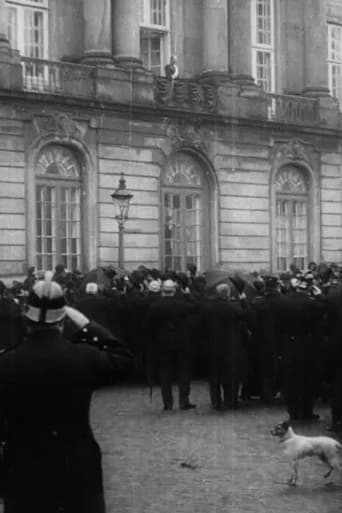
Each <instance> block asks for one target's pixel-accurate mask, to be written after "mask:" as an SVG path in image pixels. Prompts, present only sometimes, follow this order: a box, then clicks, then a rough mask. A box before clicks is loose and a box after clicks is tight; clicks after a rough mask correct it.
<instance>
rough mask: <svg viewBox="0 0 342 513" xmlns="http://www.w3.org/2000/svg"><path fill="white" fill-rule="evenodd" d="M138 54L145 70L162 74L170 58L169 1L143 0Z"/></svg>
mask: <svg viewBox="0 0 342 513" xmlns="http://www.w3.org/2000/svg"><path fill="white" fill-rule="evenodd" d="M140 54H141V60H142V61H143V64H144V66H145V67H146V68H148V69H150V70H151V71H152V72H153V73H155V74H156V75H163V74H164V67H165V65H166V64H167V63H168V61H169V58H170V6H169V0H143V2H142V15H141V23H140Z"/></svg>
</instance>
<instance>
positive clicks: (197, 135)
mask: <svg viewBox="0 0 342 513" xmlns="http://www.w3.org/2000/svg"><path fill="white" fill-rule="evenodd" d="M166 134H167V136H168V137H169V138H170V142H171V145H172V147H173V148H174V149H177V148H180V147H182V146H192V147H194V148H196V149H198V150H201V151H204V152H206V151H207V143H208V137H207V136H208V134H206V133H205V132H204V131H203V130H201V129H200V128H198V127H196V126H194V125H189V124H180V123H177V124H173V123H171V122H169V121H166Z"/></svg>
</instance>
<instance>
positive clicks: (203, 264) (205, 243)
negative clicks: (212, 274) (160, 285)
mask: <svg viewBox="0 0 342 513" xmlns="http://www.w3.org/2000/svg"><path fill="white" fill-rule="evenodd" d="M182 156H184V159H185V162H190V161H191V160H193V162H194V164H195V165H196V166H198V172H199V173H200V179H201V183H200V184H191V183H188V184H185V183H183V182H181V183H177V182H173V183H171V182H169V181H167V180H166V177H167V174H168V170H169V166H170V165H171V166H172V165H173V164H174V163H175V162H176V161H178V162H181V161H182V160H181V159H182ZM212 187H213V185H212V183H211V181H210V175H209V174H208V171H206V169H205V163H202V162H201V159H198V158H196V155H192V153H190V152H189V153H187V152H186V151H182V150H180V152H178V153H176V154H175V155H173V157H171V159H169V160H168V162H167V163H166V165H165V167H164V169H163V172H162V174H161V187H160V198H161V202H160V205H161V213H160V222H161V231H160V234H161V237H160V247H161V252H160V261H161V268H162V269H164V268H165V264H166V252H165V242H166V240H167V239H166V238H165V219H166V216H165V213H166V208H167V207H165V200H164V198H165V194H179V196H180V212H181V214H180V215H181V218H182V216H183V219H184V215H186V196H188V195H195V194H196V193H197V194H198V195H199V196H200V208H199V215H200V224H199V230H200V240H199V241H198V240H197V239H196V241H191V242H194V243H195V244H196V245H199V247H200V254H199V255H196V257H197V258H196V260H197V263H196V265H197V268H198V270H205V269H207V268H208V266H210V263H211V261H212V260H213V249H214V248H213V246H214V244H213V242H214V235H215V233H214V232H215V228H216V226H215V223H214V219H213V211H212V208H211V207H212V206H213V205H212V202H211V195H212ZM192 226H197V224H196V225H192ZM180 229H181V233H182V239H181V240H180V244H181V246H182V255H180V256H181V262H182V269H181V271H186V258H187V255H186V251H185V247H186V243H187V241H186V237H185V230H186V224H185V223H183V224H182V225H181V226H180ZM198 259H199V263H198Z"/></svg>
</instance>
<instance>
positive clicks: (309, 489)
mask: <svg viewBox="0 0 342 513" xmlns="http://www.w3.org/2000/svg"><path fill="white" fill-rule="evenodd" d="M191 399H192V401H194V402H195V403H196V404H198V408H196V410H190V411H179V410H177V409H176V410H174V411H172V412H163V411H162V404H161V401H160V394H159V391H158V390H157V389H155V390H154V392H153V398H152V402H150V400H149V392H148V390H147V388H144V387H139V386H120V387H114V388H110V389H105V390H102V391H99V392H97V393H96V395H95V397H94V401H93V407H92V424H93V426H94V430H95V434H96V437H97V440H98V441H99V443H100V445H101V447H102V450H103V467H104V483H105V492H106V503H107V513H117V512H120V513H171V512H172V513H240V512H241V513H242V512H243V513H246V512H253V513H256V512H257V513H258V512H260V513H277V512H279V513H297V512H308V513H309V512H310V513H339V512H340V511H341V505H342V473H341V472H339V473H336V474H335V475H333V476H332V477H331V478H329V480H325V479H324V478H323V474H324V470H325V468H324V466H323V465H322V464H321V463H320V462H319V461H318V460H316V459H309V458H308V459H306V460H304V461H302V462H301V463H300V466H299V485H298V487H297V488H290V487H288V486H287V484H286V481H287V479H288V477H289V466H288V463H287V461H286V460H285V457H284V456H283V454H282V451H281V449H280V447H279V444H278V442H277V440H276V439H274V437H272V436H271V434H270V430H271V428H272V427H273V426H274V425H275V424H276V423H278V422H279V421H281V420H284V419H285V418H287V414H286V412H285V410H284V407H283V406H281V405H277V406H272V407H268V408H266V407H263V406H262V405H261V404H260V402H259V401H252V402H250V404H249V405H247V406H245V407H243V408H241V409H240V410H238V411H236V412H225V413H220V412H213V411H211V410H210V407H209V396H208V390H207V386H206V384H205V383H203V382H198V383H195V384H194V385H193V387H192V394H191ZM317 411H318V412H319V413H320V414H321V418H322V420H321V421H320V422H318V423H312V424H309V423H302V424H300V425H298V426H296V429H297V431H300V432H301V433H303V434H308V435H309V434H311V435H313V434H322V433H323V434H326V432H325V427H326V425H327V423H328V422H329V420H330V419H329V408H328V407H327V406H326V405H319V407H318V408H317ZM341 457H342V455H341ZM184 463H185V465H184Z"/></svg>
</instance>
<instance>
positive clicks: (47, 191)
mask: <svg viewBox="0 0 342 513" xmlns="http://www.w3.org/2000/svg"><path fill="white" fill-rule="evenodd" d="M36 199H37V204H36V215H37V219H36V227H37V239H36V249H37V269H38V270H40V271H42V270H44V271H46V270H52V269H53V265H52V262H53V255H54V254H55V251H56V247H55V214H56V203H55V202H56V190H55V188H54V187H49V186H42V185H37V188H36ZM41 266H43V267H41Z"/></svg>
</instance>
